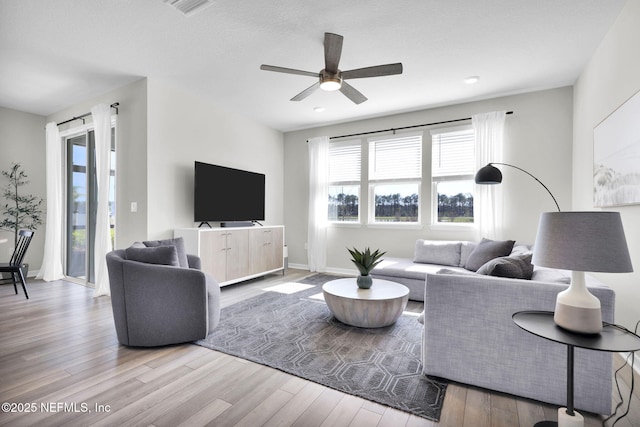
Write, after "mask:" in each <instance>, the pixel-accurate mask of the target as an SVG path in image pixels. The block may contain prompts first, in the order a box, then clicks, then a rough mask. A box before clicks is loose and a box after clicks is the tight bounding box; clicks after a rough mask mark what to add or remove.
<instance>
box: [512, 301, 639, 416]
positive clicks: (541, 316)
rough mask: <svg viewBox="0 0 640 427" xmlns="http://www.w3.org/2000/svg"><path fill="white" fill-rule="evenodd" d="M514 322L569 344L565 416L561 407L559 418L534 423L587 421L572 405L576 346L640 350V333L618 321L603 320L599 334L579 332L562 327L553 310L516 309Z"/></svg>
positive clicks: (556, 340) (553, 339)
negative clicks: (554, 318) (618, 324)
mask: <svg viewBox="0 0 640 427" xmlns="http://www.w3.org/2000/svg"><path fill="white" fill-rule="evenodd" d="M512 318H513V322H514V323H515V324H516V325H518V326H519V327H520V328H522V329H524V330H525V331H527V332H529V333H531V334H534V335H537V336H539V337H542V338H545V339H548V340H551V341H555V342H557V343H560V344H565V345H566V346H567V408H566V411H565V414H566V416H565V415H564V414H563V413H562V409H564V408H560V410H559V411H558V420H559V422H558V423H557V422H555V421H541V422H539V423H537V424H536V425H535V427H551V426H558V425H559V426H560V427H563V419H564V425H568V426H571V427H574V426H580V425H584V419H583V418H582V415H580V414H579V413H578V412H576V411H575V410H574V407H573V374H574V372H573V352H574V349H575V348H576V347H578V348H586V349H589V350H595V351H609V352H632V351H637V350H640V337H638V336H637V335H635V334H633V333H631V332H629V331H627V330H625V329H622V328H620V327H618V326H616V325H610V324H604V326H603V329H602V332H601V333H599V334H591V335H585V334H578V333H575V332H571V331H568V330H566V329H563V328H561V327H559V326H558V325H556V324H555V322H554V321H553V312H550V311H519V312H517V313H514V314H513V316H512Z"/></svg>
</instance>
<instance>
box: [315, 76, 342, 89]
mask: <svg viewBox="0 0 640 427" xmlns="http://www.w3.org/2000/svg"><path fill="white" fill-rule="evenodd" d="M341 87H342V77H340V75H335V76H330V75H327V74H325V73H320V89H322V90H326V91H327V92H334V91H336V90H339V89H340V88H341Z"/></svg>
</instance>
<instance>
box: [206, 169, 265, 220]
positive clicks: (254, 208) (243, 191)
mask: <svg viewBox="0 0 640 427" xmlns="http://www.w3.org/2000/svg"><path fill="white" fill-rule="evenodd" d="M264 194H265V176H264V174H261V173H256V172H249V171H245V170H240V169H233V168H228V167H225V166H218V165H211V164H208V163H202V162H195V167H194V198H193V201H194V208H193V217H194V221H195V222H202V223H204V222H207V221H221V222H234V221H262V220H264Z"/></svg>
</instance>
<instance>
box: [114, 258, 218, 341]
mask: <svg viewBox="0 0 640 427" xmlns="http://www.w3.org/2000/svg"><path fill="white" fill-rule="evenodd" d="M165 248H166V247H165ZM148 249H149V250H153V249H156V248H148ZM162 250H164V249H162ZM127 251H128V250H127ZM174 251H175V249H174ZM137 259H140V257H137ZM187 260H188V268H184V267H179V266H174V265H162V263H157V262H156V260H155V259H147V260H144V261H146V262H141V261H134V260H132V259H127V252H126V251H124V250H115V251H112V252H109V253H108V254H107V269H108V271H109V282H110V287H111V305H112V308H113V320H114V323H115V327H116V333H117V335H118V341H119V342H120V343H121V344H124V345H127V346H140V347H154V346H162V345H167V344H177V343H183V342H190V341H195V340H198V339H202V338H205V337H206V336H207V334H208V333H209V331H210V330H212V329H213V328H215V327H216V326H217V325H218V322H219V320H220V287H219V285H218V282H216V280H215V279H214V278H213V277H211V276H210V275H208V274H206V273H203V272H202V271H200V270H199V268H200V258H198V257H196V256H193V255H188V256H187Z"/></svg>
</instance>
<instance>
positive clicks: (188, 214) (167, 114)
mask: <svg viewBox="0 0 640 427" xmlns="http://www.w3.org/2000/svg"><path fill="white" fill-rule="evenodd" d="M148 105H149V110H148V115H149V121H148V131H149V140H148V147H147V150H148V153H147V155H148V181H147V187H148V188H147V194H148V203H149V206H148V230H147V235H148V237H149V238H153V239H156V238H168V237H171V236H172V233H173V229H174V228H184V227H194V226H195V225H197V224H194V222H193V164H194V161H195V160H198V161H202V162H206V163H213V164H219V165H222V166H228V167H232V168H236V169H244V170H250V171H253V172H258V173H263V174H265V175H266V194H265V204H266V206H265V221H264V223H265V224H269V225H276V224H282V223H283V221H284V219H283V194H282V188H283V144H282V133H280V132H278V131H275V130H273V129H270V128H267V127H265V126H262V125H259V124H257V123H255V122H252V121H249V120H247V119H245V118H243V117H240V116H237V115H234V114H231V113H228V112H225V111H222V110H221V109H219V108H218V107H216V106H215V105H212V104H211V103H210V102H209V101H206V100H204V99H203V98H201V97H199V96H197V95H193V94H189V93H185V92H182V91H179V90H177V89H175V88H173V87H171V86H169V85H167V84H165V83H163V82H161V81H158V80H152V79H150V80H149V102H148ZM220 185H229V183H220ZM212 225H214V224H212Z"/></svg>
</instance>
